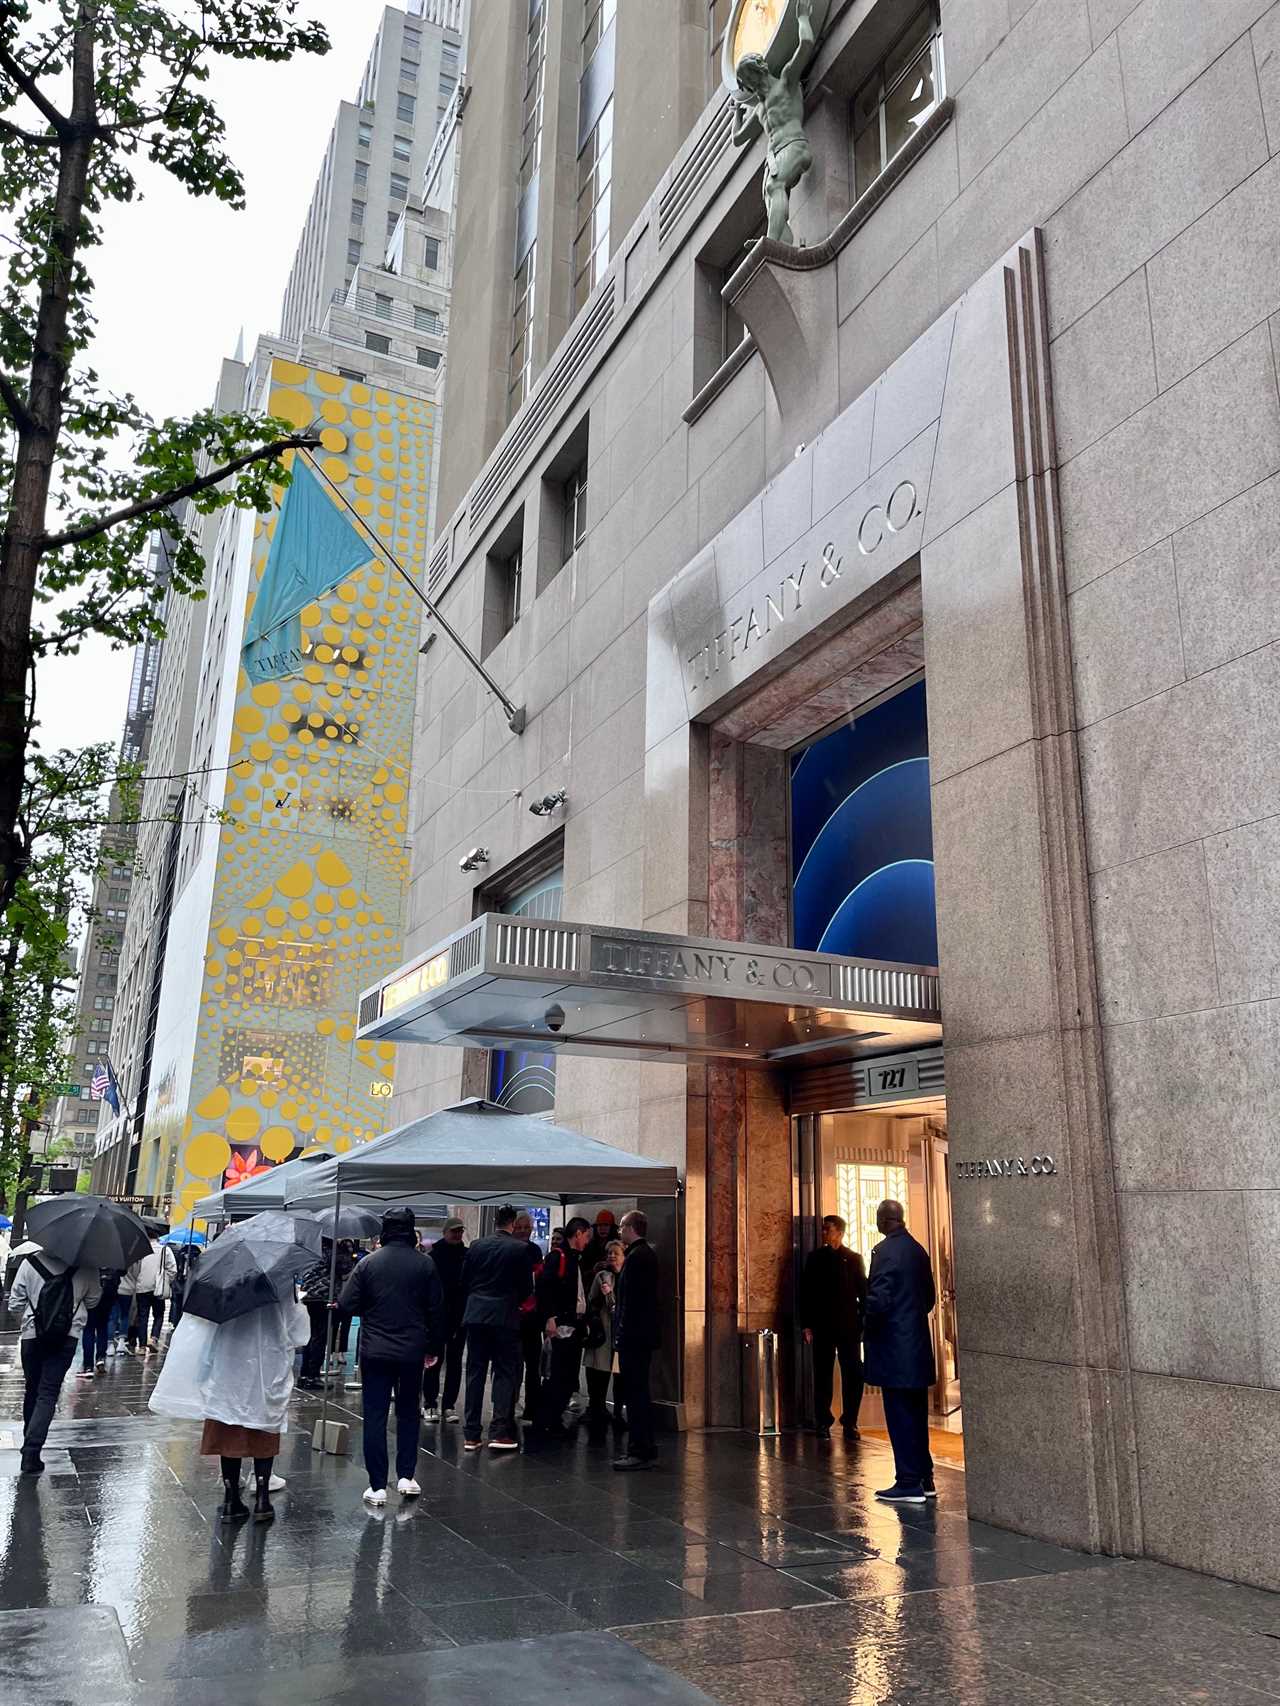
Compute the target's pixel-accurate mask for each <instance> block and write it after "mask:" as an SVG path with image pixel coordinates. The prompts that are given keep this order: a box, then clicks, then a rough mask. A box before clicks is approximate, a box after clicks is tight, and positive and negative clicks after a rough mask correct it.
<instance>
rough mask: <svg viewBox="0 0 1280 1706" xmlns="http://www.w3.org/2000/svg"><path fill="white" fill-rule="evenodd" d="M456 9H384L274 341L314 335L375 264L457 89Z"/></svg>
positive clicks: (318, 190)
mask: <svg viewBox="0 0 1280 1706" xmlns="http://www.w3.org/2000/svg"><path fill="white" fill-rule="evenodd" d="M462 17H463V4H462V0H420V4H419V5H418V7H417V9H416V11H415V12H414V15H412V16H406V14H405V13H404V12H401V11H398V10H397V9H396V8H395V7H392V6H387V7H385V8H384V10H383V13H382V19H381V22H380V23H379V25H378V33H377V36H376V37H375V39H374V44H373V49H372V51H371V52H370V54H369V61H368V64H367V65H366V66H365V71H364V76H363V77H362V78H361V81H360V88H359V91H358V93H357V95H356V98H355V100H354V101H344V102H343V103H342V104H341V106H340V107H339V108H338V115H337V117H336V118H335V120H334V124H333V130H332V131H331V133H330V136H329V144H328V147H327V148H326V149H325V154H324V159H323V161H322V162H321V166H320V172H319V175H318V177H317V179H316V186H315V189H314V191H313V192H312V196H311V205H310V207H309V208H308V209H307V217H306V222H305V224H304V226H303V230H302V236H301V237H300V239H299V241H298V248H297V252H296V254H295V256H294V260H293V266H292V268H291V269H290V272H289V282H288V284H287V286H286V287H285V293H284V303H283V305H282V308H281V311H280V335H281V337H282V338H283V339H284V340H285V341H286V342H294V341H296V340H297V339H298V338H300V337H301V336H303V334H304V333H306V332H313V331H319V330H320V328H321V327H322V326H323V324H324V322H325V317H326V315H327V313H328V311H329V308H330V306H331V305H334V304H338V303H343V302H345V301H346V299H347V297H348V295H349V293H350V291H351V290H352V288H353V287H354V288H356V289H359V288H360V286H359V284H358V281H357V276H356V275H357V270H358V269H359V268H360V267H361V266H369V265H372V266H375V267H378V266H380V265H381V264H382V261H383V257H384V256H385V254H386V251H387V245H388V243H389V242H390V240H391V237H392V235H393V234H394V232H395V229H396V226H397V224H398V222H399V219H400V216H401V214H402V213H403V211H404V209H405V207H406V205H407V204H408V202H409V200H410V198H411V196H412V195H413V194H414V193H415V192H416V190H417V189H418V186H419V185H420V184H421V182H422V176H423V171H424V169H425V167H426V163H427V157H428V155H429V153H430V151H431V143H432V139H433V138H434V136H435V134H436V131H437V130H438V128H439V125H440V121H441V119H442V118H443V117H444V115H445V113H446V112H447V111H448V108H449V103H450V101H451V100H452V99H453V95H454V92H455V90H456V88H457V86H458V64H459V56H460V53H461V45H462Z"/></svg>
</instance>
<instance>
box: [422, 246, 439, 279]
mask: <svg viewBox="0 0 1280 1706" xmlns="http://www.w3.org/2000/svg"><path fill="white" fill-rule="evenodd" d="M422 264H423V266H424V267H425V268H426V269H427V271H428V272H439V271H440V239H439V238H438V237H428V238H427V239H426V240H425V242H424V243H423V245H422Z"/></svg>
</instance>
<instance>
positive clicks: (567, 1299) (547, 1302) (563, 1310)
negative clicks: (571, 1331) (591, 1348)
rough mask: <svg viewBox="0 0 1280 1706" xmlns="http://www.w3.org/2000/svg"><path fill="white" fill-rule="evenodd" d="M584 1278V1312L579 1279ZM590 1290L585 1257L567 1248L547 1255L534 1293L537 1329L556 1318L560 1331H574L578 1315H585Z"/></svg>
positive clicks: (564, 1247) (565, 1246) (566, 1246)
mask: <svg viewBox="0 0 1280 1706" xmlns="http://www.w3.org/2000/svg"><path fill="white" fill-rule="evenodd" d="M579 1274H581V1275H582V1308H581V1310H579V1308H578V1276H579ZM590 1289H591V1281H590V1279H589V1278H588V1276H587V1273H586V1270H585V1269H584V1268H583V1267H582V1256H581V1253H580V1252H579V1251H577V1250H571V1249H570V1248H569V1247H568V1245H567V1244H566V1245H564V1246H563V1247H562V1248H561V1249H559V1250H552V1251H550V1252H549V1253H548V1255H547V1259H546V1261H545V1262H543V1264H542V1272H541V1273H540V1274H539V1275H538V1283H537V1286H536V1288H535V1291H534V1298H535V1305H536V1306H535V1309H534V1314H535V1315H536V1317H537V1321H538V1325H539V1326H540V1327H545V1326H546V1324H547V1322H548V1321H549V1320H550V1319H551V1317H552V1316H553V1315H554V1316H555V1319H556V1325H557V1326H559V1327H572V1325H573V1323H574V1322H575V1321H576V1320H577V1319H578V1317H579V1315H580V1314H581V1315H583V1316H585V1315H586V1312H587V1310H586V1299H587V1293H588V1292H589V1291H590Z"/></svg>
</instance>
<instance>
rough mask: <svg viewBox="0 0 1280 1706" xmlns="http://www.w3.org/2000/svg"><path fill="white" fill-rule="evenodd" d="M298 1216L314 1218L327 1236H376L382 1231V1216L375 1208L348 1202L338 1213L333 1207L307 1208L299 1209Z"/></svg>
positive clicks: (308, 1218) (300, 1217)
mask: <svg viewBox="0 0 1280 1706" xmlns="http://www.w3.org/2000/svg"><path fill="white" fill-rule="evenodd" d="M298 1217H299V1219H302V1218H305V1219H307V1220H314V1221H315V1223H316V1225H317V1226H318V1227H319V1228H320V1230H321V1232H323V1233H324V1235H325V1237H326V1238H333V1237H338V1238H376V1237H377V1236H378V1234H379V1232H381V1231H382V1216H381V1215H380V1214H378V1213H377V1212H376V1211H375V1210H374V1209H371V1208H353V1207H351V1206H350V1205H349V1204H347V1203H344V1204H343V1205H342V1207H341V1208H340V1209H338V1210H337V1213H336V1215H335V1212H334V1210H333V1209H331V1208H306V1209H299V1210H298ZM335 1224H336V1226H337V1231H336V1233H335V1231H334V1226H335Z"/></svg>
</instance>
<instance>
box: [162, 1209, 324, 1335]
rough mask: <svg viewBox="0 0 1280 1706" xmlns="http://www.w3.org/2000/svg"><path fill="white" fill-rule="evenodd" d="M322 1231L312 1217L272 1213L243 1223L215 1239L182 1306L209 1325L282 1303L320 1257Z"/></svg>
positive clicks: (189, 1286) (205, 1252)
mask: <svg viewBox="0 0 1280 1706" xmlns="http://www.w3.org/2000/svg"><path fill="white" fill-rule="evenodd" d="M322 1244H323V1240H322V1235H321V1232H320V1228H319V1227H318V1226H317V1225H316V1223H315V1221H314V1220H312V1219H311V1218H310V1217H309V1216H304V1215H299V1214H281V1213H278V1212H275V1211H270V1212H268V1213H266V1214H255V1215H254V1216H253V1217H252V1219H250V1220H242V1221H241V1222H240V1224H239V1225H238V1226H233V1227H231V1229H230V1230H229V1231H227V1232H224V1233H223V1234H222V1236H221V1237H220V1238H215V1239H214V1241H213V1243H212V1244H210V1246H209V1248H208V1249H207V1250H205V1251H204V1253H203V1254H202V1255H201V1257H200V1265H199V1266H198V1267H197V1269H196V1271H195V1276H194V1277H193V1279H192V1280H191V1282H190V1284H189V1285H188V1286H187V1292H186V1296H185V1297H184V1299H183V1303H182V1307H183V1310H184V1311H185V1312H186V1313H187V1314H188V1315H201V1316H203V1317H204V1319H205V1320H206V1321H231V1320H234V1319H235V1317H236V1316H237V1315H247V1314H249V1312H250V1310H253V1309H261V1308H263V1307H264V1305H266V1304H268V1303H283V1302H285V1301H286V1299H288V1298H289V1297H290V1296H292V1295H293V1287H294V1284H295V1282H296V1280H297V1277H298V1275H299V1274H300V1273H301V1272H302V1270H303V1269H304V1268H309V1267H311V1266H312V1264H313V1263H314V1262H315V1261H316V1260H317V1259H318V1257H319V1256H320V1255H321V1253H322Z"/></svg>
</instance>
